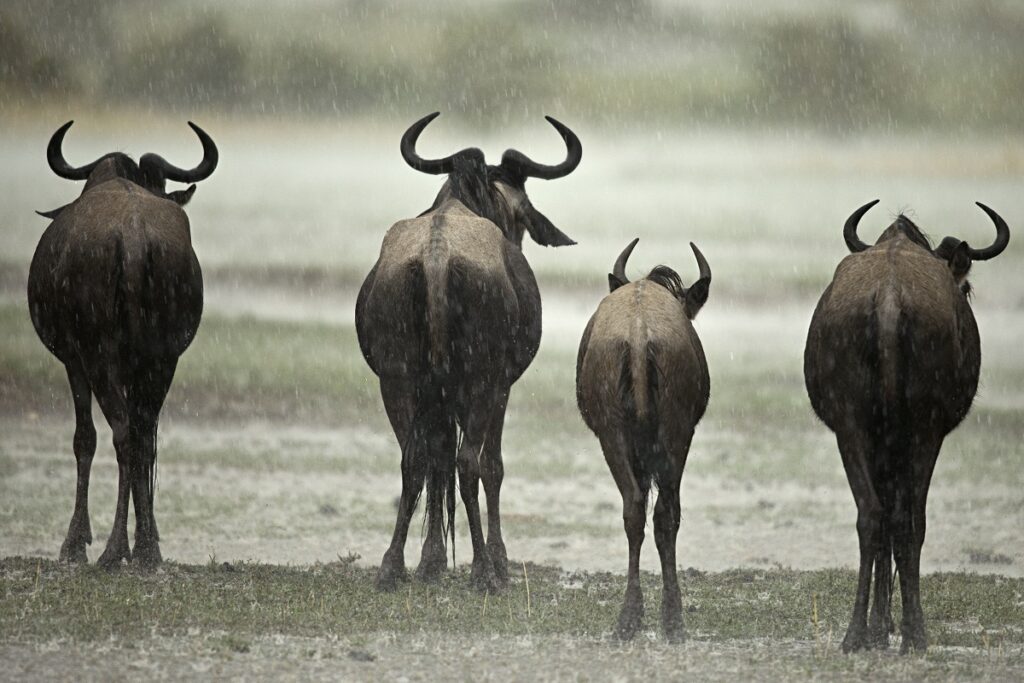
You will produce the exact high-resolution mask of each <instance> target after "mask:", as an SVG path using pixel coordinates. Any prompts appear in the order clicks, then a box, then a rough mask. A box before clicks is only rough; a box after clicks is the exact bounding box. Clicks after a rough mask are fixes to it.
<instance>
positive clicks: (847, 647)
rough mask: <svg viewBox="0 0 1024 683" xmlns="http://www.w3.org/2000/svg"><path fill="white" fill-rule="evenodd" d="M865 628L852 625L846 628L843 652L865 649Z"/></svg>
mask: <svg viewBox="0 0 1024 683" xmlns="http://www.w3.org/2000/svg"><path fill="white" fill-rule="evenodd" d="M865 644H866V643H865V638H864V629H863V628H859V627H855V626H853V625H851V626H850V628H848V629H847V630H846V636H845V637H844V638H843V645H842V647H843V652H846V653H850V652H857V651H858V650H863V649H864V646H865Z"/></svg>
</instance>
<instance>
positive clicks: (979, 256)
mask: <svg viewBox="0 0 1024 683" xmlns="http://www.w3.org/2000/svg"><path fill="white" fill-rule="evenodd" d="M975 204H977V205H978V206H980V207H981V210H982V211H984V212H985V213H987V214H988V217H989V218H991V219H992V222H993V223H995V225H996V241H995V242H993V243H992V246H990V247H986V248H985V249H971V248H969V247H968V249H967V253H968V254H970V256H971V259H972V260H974V261H987V260H988V259H990V258H994V257H996V256H999V255H1000V254H1001V253H1003V250H1004V249H1006V245H1007V244H1009V243H1010V226H1008V225H1007V224H1006V221H1004V220H1003V217H1002V216H1000V215H999V214H998V213H996V212H995V211H993V210H992V209H990V208H988V207H987V206H985V205H984V204H982V203H981V202H975Z"/></svg>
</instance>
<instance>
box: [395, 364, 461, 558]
mask: <svg viewBox="0 0 1024 683" xmlns="http://www.w3.org/2000/svg"><path fill="white" fill-rule="evenodd" d="M450 403H451V402H450V401H445V400H444V397H443V395H442V390H441V385H440V384H439V383H437V382H435V381H430V382H427V383H426V385H425V386H422V387H419V388H418V390H417V396H416V409H415V413H414V415H413V420H412V427H411V429H410V430H409V435H408V437H407V440H406V443H404V444H402V459H403V463H402V465H403V467H402V469H403V470H406V469H407V468H410V469H411V470H412V471H415V472H418V473H419V475H422V476H423V478H424V480H425V482H426V490H427V505H426V518H425V521H426V523H427V524H428V525H429V524H430V522H431V519H430V516H431V515H433V514H434V510H435V509H437V510H440V514H441V519H440V523H441V528H442V529H444V532H445V543H447V539H448V538H449V537H450V538H451V544H452V546H451V547H452V564H454V563H455V483H456V480H455V477H456V460H455V456H456V453H457V452H458V446H459V443H458V441H459V435H458V434H457V431H456V430H457V427H456V422H455V415H454V413H453V411H452V408H451V407H450ZM417 478H418V477H417ZM419 493H420V492H419V491H417V496H418V495H419Z"/></svg>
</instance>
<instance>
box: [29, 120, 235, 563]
mask: <svg viewBox="0 0 1024 683" xmlns="http://www.w3.org/2000/svg"><path fill="white" fill-rule="evenodd" d="M189 125H190V126H192V129H193V130H194V131H195V132H196V134H197V135H198V136H199V139H200V141H201V142H202V143H203V160H202V162H200V164H199V166H197V167H196V168H195V169H192V170H190V171H186V170H183V169H180V168H176V167H174V166H171V165H170V164H169V163H167V161H165V160H164V159H162V158H161V157H159V156H157V155H155V154H146V155H143V157H142V158H141V159H140V160H139V163H138V164H136V163H135V162H134V161H132V160H131V159H130V158H128V157H127V156H125V155H124V154H119V153H115V154H107V155H106V156H103V157H101V158H100V159H97V160H96V161H94V162H92V163H91V164H87V165H86V166H82V167H81V168H73V167H71V166H69V165H68V163H67V162H66V161H65V160H64V156H63V154H62V153H61V143H62V142H63V140H64V134H65V133H66V132H67V130H68V128H69V127H70V126H71V122H70V121H69V122H68V123H67V124H65V125H64V126H62V127H61V128H60V129H59V130H57V132H56V133H54V134H53V137H52V138H51V139H50V144H49V146H48V147H47V150H46V156H47V160H48V161H49V163H50V168H51V169H53V172H54V173H56V174H57V175H58V176H60V177H62V178H67V179H69V180H85V181H86V183H85V189H84V190H82V194H81V196H79V197H78V199H76V200H75V201H74V202H72V203H71V204H68V205H66V206H63V207H61V208H59V209H56V210H54V211H49V212H46V213H43V214H42V215H43V216H46V217H47V218H52V219H53V222H52V223H51V224H50V226H49V227H48V228H47V229H46V232H44V233H43V236H42V238H41V239H40V240H39V246H38V247H37V248H36V252H35V256H33V258H32V266H31V268H30V269H29V276H28V305H29V312H30V314H31V316H32V323H33V324H34V325H35V328H36V332H37V333H38V335H39V338H40V339H41V340H42V342H43V344H45V345H46V348H48V349H49V350H50V351H51V352H52V353H53V354H54V355H55V356H57V358H58V359H60V361H61V362H62V363H63V364H64V367H65V369H66V370H67V375H68V382H69V383H70V384H71V395H72V398H73V399H74V404H75V419H76V426H75V439H74V449H75V459H76V460H77V461H78V487H77V493H76V495H75V511H74V514H73V515H72V517H71V525H70V526H69V527H68V535H67V539H66V540H65V541H64V545H62V546H61V549H60V558H61V559H62V560H66V561H70V562H85V561H86V555H85V546H86V544H88V543H92V530H91V528H90V525H89V504H88V498H89V472H90V469H91V467H92V458H93V455H94V454H95V452H96V429H95V427H94V426H93V422H92V395H93V394H95V395H96V400H97V401H98V402H99V404H100V408H101V409H102V411H103V415H104V417H106V419H107V422H108V423H109V424H110V428H111V429H112V430H113V435H114V449H115V450H116V452H117V468H118V485H117V510H116V512H115V514H114V527H113V529H112V530H111V532H110V539H109V540H108V541H107V547H106V549H105V550H104V551H103V554H102V555H101V556H100V559H99V563H100V564H101V565H103V566H105V567H108V568H109V567H114V566H117V565H118V564H120V562H121V560H122V559H129V560H130V559H131V558H132V556H133V555H134V558H135V560H136V561H137V562H138V563H139V564H140V565H142V566H147V567H151V566H154V565H156V564H158V563H159V562H160V546H159V543H158V535H157V528H156V520H155V518H154V516H153V485H154V480H155V474H156V430H157V421H158V419H159V417H160V408H161V407H162V406H163V402H164V397H165V396H166V395H167V390H168V389H169V388H170V386H171V379H172V378H173V376H174V369H175V367H176V365H177V362H178V356H180V355H181V354H182V352H184V350H185V348H186V347H187V346H188V345H189V343H190V342H191V341H192V338H193V337H194V336H195V333H196V329H197V328H198V327H199V318H200V316H201V314H202V310H203V278H202V274H201V273H200V270H199V262H198V261H197V260H196V255H195V253H194V252H193V251H192V241H191V236H190V233H189V224H188V217H187V216H186V215H185V212H184V211H183V210H182V209H181V206H182V205H184V204H185V203H186V202H188V200H189V199H190V198H191V196H192V193H193V192H194V191H195V185H192V186H191V187H190V188H188V189H187V190H182V191H178V192H170V193H168V192H166V191H165V189H164V186H165V184H166V181H167V180H174V181H178V182H185V183H189V182H195V181H199V180H203V179H204V178H206V177H208V176H209V175H210V174H211V173H213V171H214V169H215V168H216V166H217V147H216V146H215V145H214V144H213V140H211V139H210V137H209V136H208V135H207V134H206V133H204V132H203V131H202V130H201V129H200V128H199V127H198V126H196V125H194V124H192V123H189ZM129 498H133V499H134V502H135V548H134V552H133V551H131V550H129V548H128V500H129Z"/></svg>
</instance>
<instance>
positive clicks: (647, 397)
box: [619, 344, 668, 496]
mask: <svg viewBox="0 0 1024 683" xmlns="http://www.w3.org/2000/svg"><path fill="white" fill-rule="evenodd" d="M641 373H642V374H641ZM659 377H660V375H659V370H658V364H657V358H656V356H655V352H654V348H653V347H652V346H651V344H646V345H645V346H644V348H643V349H634V348H633V347H631V346H628V345H624V346H623V350H622V361H621V366H620V377H619V397H620V405H621V406H622V411H623V418H624V422H625V425H626V429H627V432H628V433H627V437H626V439H627V441H628V442H629V444H630V448H631V452H630V465H631V467H632V469H633V474H634V476H635V477H636V479H637V483H638V484H639V485H640V490H641V491H642V492H643V494H644V495H645V496H646V495H647V492H648V491H650V488H651V483H652V482H653V483H654V484H655V486H658V487H659V488H660V487H661V485H662V482H664V481H665V477H666V476H667V475H668V469H667V467H666V466H667V462H666V454H665V449H664V448H663V447H662V445H661V440H660V437H659V428H658V423H659V416H658V389H659V384H660V381H659Z"/></svg>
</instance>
